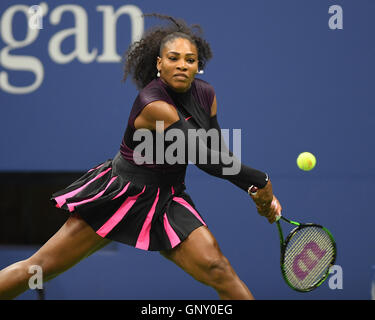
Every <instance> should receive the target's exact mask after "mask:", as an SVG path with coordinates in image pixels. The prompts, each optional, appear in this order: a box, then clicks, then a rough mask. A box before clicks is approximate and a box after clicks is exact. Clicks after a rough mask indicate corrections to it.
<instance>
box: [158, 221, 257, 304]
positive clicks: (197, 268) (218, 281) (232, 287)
mask: <svg viewBox="0 0 375 320" xmlns="http://www.w3.org/2000/svg"><path fill="white" fill-rule="evenodd" d="M161 254H162V255H163V256H164V257H166V258H167V259H169V260H171V261H173V262H174V263H175V264H177V265H178V266H179V267H181V268H182V269H183V270H184V271H186V272H187V273H188V274H190V275H191V276H192V277H193V278H194V279H196V280H198V281H200V282H202V283H204V284H206V285H208V286H210V287H212V288H214V289H215V290H216V292H217V293H218V295H219V297H220V299H233V300H242V299H244V300H248V299H249V300H250V299H251V300H252V299H254V297H253V295H252V294H251V292H250V291H249V289H248V288H247V287H246V285H245V284H244V283H243V282H242V281H241V280H240V278H239V277H238V276H237V274H236V273H235V271H234V270H233V268H232V266H231V265H230V263H229V261H228V259H227V258H225V257H224V255H223V254H222V252H221V250H220V248H219V246H218V244H217V241H216V239H215V238H214V236H213V235H212V233H211V232H210V231H209V230H208V228H207V227H205V226H202V227H200V228H198V229H196V230H194V231H193V232H192V233H191V234H190V235H189V237H188V238H187V239H186V240H185V241H183V242H182V243H181V244H179V245H178V246H177V247H175V248H174V249H172V250H168V251H162V252H161Z"/></svg>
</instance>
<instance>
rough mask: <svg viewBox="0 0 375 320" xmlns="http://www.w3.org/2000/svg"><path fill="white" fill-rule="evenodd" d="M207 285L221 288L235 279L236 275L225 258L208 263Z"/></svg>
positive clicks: (211, 260)
mask: <svg viewBox="0 0 375 320" xmlns="http://www.w3.org/2000/svg"><path fill="white" fill-rule="evenodd" d="M205 275H206V276H205V278H206V281H205V282H206V284H208V285H209V286H211V287H214V288H219V287H220V286H222V285H225V284H227V283H228V282H231V281H233V280H234V279H235V277H236V274H235V272H234V270H233V268H232V266H231V265H230V263H229V261H228V259H227V258H226V257H224V256H220V257H216V258H213V259H210V260H209V261H207V264H206V266H205Z"/></svg>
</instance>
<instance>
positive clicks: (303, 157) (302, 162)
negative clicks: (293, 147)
mask: <svg viewBox="0 0 375 320" xmlns="http://www.w3.org/2000/svg"><path fill="white" fill-rule="evenodd" d="M315 165H316V158H315V156H314V155H313V154H312V153H310V152H302V153H301V154H300V155H299V156H298V158H297V166H298V168H300V169H301V170H303V171H310V170H312V169H314V167H315Z"/></svg>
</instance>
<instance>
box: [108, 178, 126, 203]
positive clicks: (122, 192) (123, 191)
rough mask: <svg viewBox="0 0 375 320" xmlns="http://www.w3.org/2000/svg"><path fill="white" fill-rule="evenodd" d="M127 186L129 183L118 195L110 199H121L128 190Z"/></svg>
mask: <svg viewBox="0 0 375 320" xmlns="http://www.w3.org/2000/svg"><path fill="white" fill-rule="evenodd" d="M129 185H130V181H129V182H128V183H127V184H126V186H125V187H124V189H122V190H121V192H119V194H117V195H116V196H115V197H113V198H112V200H115V199H116V198H118V197H121V196H122V195H123V194H124V193H125V192H126V190H128V188H129Z"/></svg>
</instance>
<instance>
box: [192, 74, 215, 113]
mask: <svg viewBox="0 0 375 320" xmlns="http://www.w3.org/2000/svg"><path fill="white" fill-rule="evenodd" d="M194 85H195V88H196V94H197V98H198V100H199V101H200V103H201V105H202V107H203V108H204V109H205V110H206V111H207V113H210V110H211V106H212V104H213V102H214V98H215V89H214V87H213V86H212V85H211V84H209V83H208V82H207V81H204V80H202V79H198V78H195V80H194Z"/></svg>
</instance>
